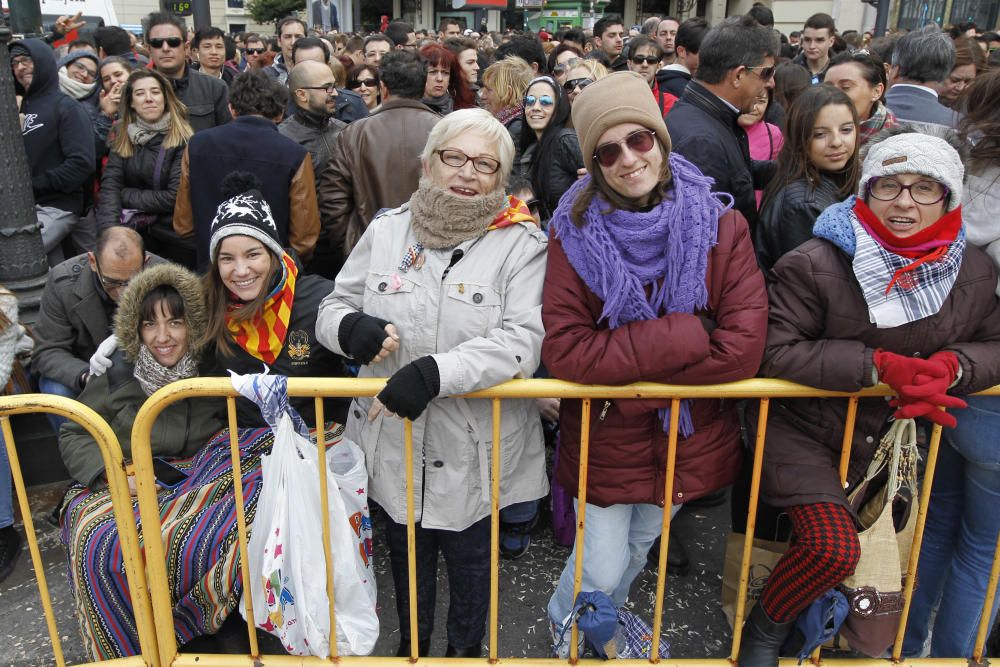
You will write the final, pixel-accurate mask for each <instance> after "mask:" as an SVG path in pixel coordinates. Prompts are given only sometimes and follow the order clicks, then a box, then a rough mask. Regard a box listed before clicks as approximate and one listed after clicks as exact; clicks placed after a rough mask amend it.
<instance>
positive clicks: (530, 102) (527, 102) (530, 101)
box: [524, 95, 556, 109]
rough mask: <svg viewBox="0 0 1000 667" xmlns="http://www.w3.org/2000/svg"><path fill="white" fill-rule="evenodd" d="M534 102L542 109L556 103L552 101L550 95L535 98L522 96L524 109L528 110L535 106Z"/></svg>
mask: <svg viewBox="0 0 1000 667" xmlns="http://www.w3.org/2000/svg"><path fill="white" fill-rule="evenodd" d="M535 102H538V103H539V104H541V105H542V106H543V107H550V106H552V105H553V104H555V103H556V101H555V100H554V99H552V96H551V95H539V96H538V97H535V96H534V95H525V96H524V108H525V109H530V108H531V107H533V106H535Z"/></svg>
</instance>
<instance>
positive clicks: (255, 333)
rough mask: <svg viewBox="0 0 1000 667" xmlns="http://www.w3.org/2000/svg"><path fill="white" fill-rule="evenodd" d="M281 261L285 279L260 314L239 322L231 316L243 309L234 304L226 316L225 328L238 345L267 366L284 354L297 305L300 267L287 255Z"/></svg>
mask: <svg viewBox="0 0 1000 667" xmlns="http://www.w3.org/2000/svg"><path fill="white" fill-rule="evenodd" d="M281 261H282V263H283V264H284V277H283V278H282V280H281V282H279V283H278V284H277V285H276V286H275V288H274V290H273V291H272V292H271V294H270V295H269V296H268V297H267V301H265V302H264V307H263V308H262V309H261V312H260V313H258V314H257V315H255V316H254V317H253V318H251V319H249V320H242V321H239V320H236V319H235V318H232V317H231V316H230V314H231V313H234V312H236V311H237V310H239V309H240V308H242V307H243V306H242V304H239V303H231V304H230V305H229V310H228V311H227V313H226V328H228V329H229V332H230V333H231V334H233V338H234V339H235V340H236V344H237V345H239V346H240V347H241V348H243V349H244V350H246V351H247V352H249V353H250V354H252V355H253V356H255V357H257V358H258V359H260V360H261V361H263V362H264V363H266V364H273V363H274V360H275V359H277V358H278V355H279V354H281V348H282V347H283V346H284V345H285V336H286V335H287V334H288V321H289V319H291V317H292V304H293V303H294V302H295V279H296V277H297V276H298V274H299V270H298V267H296V266H295V262H294V261H293V260H292V258H291V257H289V256H288V253H285V254H284V255H282V257H281Z"/></svg>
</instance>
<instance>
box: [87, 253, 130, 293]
mask: <svg viewBox="0 0 1000 667" xmlns="http://www.w3.org/2000/svg"><path fill="white" fill-rule="evenodd" d="M94 265H95V266H96V267H97V279H98V280H100V281H101V285H102V286H103V287H104V291H105V292H108V293H111V292H114V291H116V290H121V289H125V288H126V287H128V284H129V283H130V282H132V279H131V278H129V279H128V280H117V279H115V278H105V277H104V274H103V273H101V263H100V262H99V261H97V256H96V255H94Z"/></svg>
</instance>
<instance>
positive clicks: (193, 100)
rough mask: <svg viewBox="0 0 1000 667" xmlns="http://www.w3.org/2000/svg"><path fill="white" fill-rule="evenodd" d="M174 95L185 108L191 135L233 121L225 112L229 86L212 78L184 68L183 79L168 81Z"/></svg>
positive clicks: (227, 109)
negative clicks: (192, 130) (191, 130)
mask: <svg viewBox="0 0 1000 667" xmlns="http://www.w3.org/2000/svg"><path fill="white" fill-rule="evenodd" d="M170 83H172V84H173V85H174V92H175V93H177V97H179V98H180V100H181V102H183V103H184V104H185V105H186V106H187V110H188V122H189V123H191V127H192V129H194V131H195V132H201V131H202V130H207V129H209V128H212V127H216V126H218V125H224V124H226V123H228V122H229V121H231V120H232V119H233V116H232V114H230V113H229V87H228V86H227V85H226V84H224V83H223V82H222V80H221V79H216V78H215V77H214V76H208V75H207V74H202V73H201V72H198V71H195V70H194V69H192V68H190V67H185V68H184V76H182V77H181V78H179V79H171V80H170Z"/></svg>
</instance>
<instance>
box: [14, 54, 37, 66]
mask: <svg viewBox="0 0 1000 667" xmlns="http://www.w3.org/2000/svg"><path fill="white" fill-rule="evenodd" d="M10 66H11V67H14V68H17V67H34V66H35V61H34V60H32V59H31V58H30V57H29V56H17V57H16V58H14V59H12V60H11V61H10Z"/></svg>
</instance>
